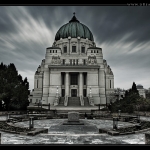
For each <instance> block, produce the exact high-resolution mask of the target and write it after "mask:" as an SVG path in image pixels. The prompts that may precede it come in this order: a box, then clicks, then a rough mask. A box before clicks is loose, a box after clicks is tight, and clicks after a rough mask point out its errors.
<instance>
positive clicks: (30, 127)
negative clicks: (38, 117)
mask: <svg viewBox="0 0 150 150" xmlns="http://www.w3.org/2000/svg"><path fill="white" fill-rule="evenodd" d="M33 118H34V117H30V118H29V129H33V128H34V123H33Z"/></svg>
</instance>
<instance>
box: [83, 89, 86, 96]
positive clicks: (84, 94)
mask: <svg viewBox="0 0 150 150" xmlns="http://www.w3.org/2000/svg"><path fill="white" fill-rule="evenodd" d="M83 96H84V97H86V89H83Z"/></svg>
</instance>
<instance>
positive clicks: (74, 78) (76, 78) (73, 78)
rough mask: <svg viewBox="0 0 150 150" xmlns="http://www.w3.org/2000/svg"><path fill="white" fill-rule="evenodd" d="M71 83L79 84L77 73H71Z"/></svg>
mask: <svg viewBox="0 0 150 150" xmlns="http://www.w3.org/2000/svg"><path fill="white" fill-rule="evenodd" d="M71 85H78V75H77V74H72V75H71Z"/></svg>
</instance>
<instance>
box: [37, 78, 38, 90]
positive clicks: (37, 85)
mask: <svg viewBox="0 0 150 150" xmlns="http://www.w3.org/2000/svg"><path fill="white" fill-rule="evenodd" d="M37 88H38V80H37Z"/></svg>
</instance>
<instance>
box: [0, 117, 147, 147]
mask: <svg viewBox="0 0 150 150" xmlns="http://www.w3.org/2000/svg"><path fill="white" fill-rule="evenodd" d="M0 119H4V117H0ZM141 119H146V120H148V119H149V120H150V118H145V117H141ZM65 120H66V119H59V120H58V119H49V120H48V119H47V120H34V127H35V128H41V127H42V128H47V129H48V134H43V133H41V134H39V135H35V136H33V137H31V136H25V135H17V134H10V133H5V132H1V133H2V135H1V136H2V137H1V141H2V142H1V143H2V144H29V145H33V144H56V145H59V144H74V145H78V144H79V145H83V144H93V145H94V144H100V145H101V144H105V145H107V144H109V145H110V144H117V145H118V144H125V145H128V144H145V134H144V133H147V132H149V131H145V132H142V133H136V134H129V135H119V136H111V135H108V134H99V133H98V130H96V129H97V128H112V126H113V122H112V121H111V120H99V119H95V120H90V119H87V120H86V119H81V121H84V123H85V126H84V127H83V126H65V125H62V123H63V122H64V121H65ZM129 124H130V123H127V122H118V125H119V127H122V126H128V125H129ZM15 125H17V126H23V127H28V125H29V121H25V122H18V123H15ZM90 126H91V127H92V128H89V127H90ZM94 126H95V127H97V128H93V127H94ZM86 127H87V128H86ZM83 128H84V130H83Z"/></svg>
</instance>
